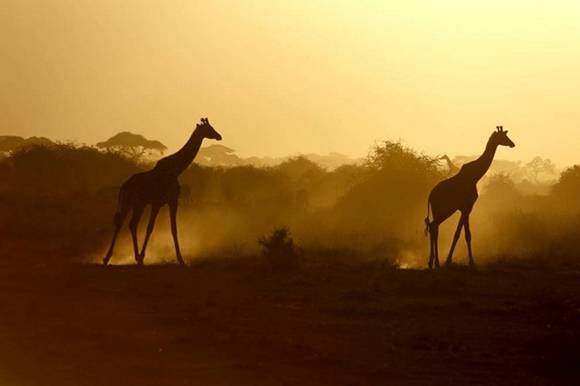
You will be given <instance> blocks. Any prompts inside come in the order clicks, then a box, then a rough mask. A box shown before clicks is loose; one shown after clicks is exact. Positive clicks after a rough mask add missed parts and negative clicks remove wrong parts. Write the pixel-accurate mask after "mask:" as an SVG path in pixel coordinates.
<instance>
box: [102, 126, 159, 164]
mask: <svg viewBox="0 0 580 386" xmlns="http://www.w3.org/2000/svg"><path fill="white" fill-rule="evenodd" d="M97 147H98V148H99V149H107V150H112V151H115V152H118V153H121V154H124V155H125V156H127V157H128V158H130V159H133V160H136V161H138V160H139V159H140V158H141V157H142V156H143V155H146V154H148V155H152V154H153V153H154V152H156V153H159V154H163V152H164V151H165V150H167V146H165V145H164V144H162V143H161V142H159V141H157V140H151V139H147V138H145V137H144V136H142V135H141V134H134V133H130V132H128V131H123V132H121V133H118V134H115V135H114V136H112V137H111V138H109V139H107V140H106V141H103V142H99V143H97Z"/></svg>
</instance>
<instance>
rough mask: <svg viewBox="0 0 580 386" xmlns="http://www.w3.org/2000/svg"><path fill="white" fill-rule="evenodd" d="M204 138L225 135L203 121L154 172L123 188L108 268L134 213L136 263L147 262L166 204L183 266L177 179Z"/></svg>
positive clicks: (131, 226)
mask: <svg viewBox="0 0 580 386" xmlns="http://www.w3.org/2000/svg"><path fill="white" fill-rule="evenodd" d="M204 138H209V139H215V140H218V141H220V140H221V139H222V136H221V135H220V134H219V133H218V132H217V131H215V129H214V128H213V127H212V126H211V125H210V123H209V121H208V119H207V118H201V123H198V124H197V125H196V127H195V130H194V131H193V133H192V134H191V137H190V138H189V140H188V141H187V143H186V144H185V145H184V146H183V147H182V148H181V149H180V150H178V151H177V152H176V153H174V154H171V155H169V156H167V157H164V158H162V159H160V160H159V161H158V162H157V164H156V165H155V167H154V168H153V169H151V170H149V171H146V172H143V173H137V174H135V175H133V176H132V177H130V178H129V179H128V180H127V181H125V183H123V185H121V189H120V190H119V201H118V210H117V212H116V213H115V217H114V223H115V231H114V233H113V240H112V241H111V246H110V247H109V250H108V252H107V254H106V255H105V258H104V259H103V264H105V265H107V264H108V263H109V260H110V259H111V256H113V249H114V247H115V241H116V240H117V236H118V235H119V231H120V230H121V227H122V226H123V222H124V221H125V217H126V216H127V214H128V213H129V212H130V211H132V212H133V216H132V217H131V220H130V222H129V229H130V230H131V237H132V239H133V250H134V253H135V261H136V262H137V264H139V265H142V264H143V260H144V259H145V249H146V248H147V243H148V242H149V238H150V237H151V233H152V232H153V227H154V226H155V220H156V218H157V214H158V213H159V210H160V209H161V207H162V206H164V205H166V204H167V205H169V216H170V219H171V233H172V235H173V242H174V244H175V254H176V256H177V261H178V262H179V264H181V265H184V262H183V258H182V256H181V251H180V249H179V240H178V238H177V207H178V203H179V191H180V186H179V181H178V177H179V175H180V174H181V173H183V171H184V170H185V169H187V167H188V166H189V165H190V164H191V162H193V159H194V158H195V156H196V154H197V152H198V151H199V148H200V147H201V143H202V141H203V140H204ZM147 205H151V215H150V218H149V224H148V225H147V233H146V234H145V240H144V241H143V247H142V248H141V252H139V244H138V242H137V228H138V226H139V220H140V219H141V215H142V214H143V210H144V209H145V207H146V206H147Z"/></svg>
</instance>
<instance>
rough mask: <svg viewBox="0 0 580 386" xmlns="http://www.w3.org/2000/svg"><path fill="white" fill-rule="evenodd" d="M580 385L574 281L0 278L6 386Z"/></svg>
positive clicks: (217, 264)
mask: <svg viewBox="0 0 580 386" xmlns="http://www.w3.org/2000/svg"><path fill="white" fill-rule="evenodd" d="M579 382H580V271H579V270H577V269H573V268H570V267H567V268H562V269H548V270H546V269H539V268H530V267H525V266H507V265H503V266H502V265H497V266H495V267H493V268H481V269H478V270H473V271H472V270H467V269H461V268H456V269H450V270H442V271H440V272H428V271H422V270H397V269H393V268H391V267H389V266H388V265H384V264H380V263H364V264H363V263H361V264H342V263H326V264H324V263H317V264H315V263H312V264H309V265H307V266H305V267H303V268H302V269H300V270H298V271H295V272H292V273H279V272H275V271H271V270H268V269H266V268H265V267H264V266H263V265H262V264H261V263H260V262H259V261H257V260H245V259H239V260H224V261H213V262H210V261H206V262H199V263H196V264H193V265H192V266H190V267H189V268H186V269H182V268H180V267H177V266H172V265H164V266H159V265H158V266H145V267H142V268H140V267H136V266H110V267H102V266H96V265H70V266H58V267H50V266H46V265H35V266H26V265H25V264H20V265H19V267H14V266H13V264H12V265H10V264H8V263H4V265H0V384H1V385H18V386H29V385H42V386H49V385H55V386H56V385H59V386H68V385H75V386H81V385H91V386H92V385H106V386H114V385H208V386H213V385H254V386H261V385H353V386H354V385H386V384H395V385H397V384H401V385H422V384H428V385H450V384H456V385H466V384H469V385H500V384H502V385H505V384H508V385H509V384H513V385H522V384H525V385H554V384H579Z"/></svg>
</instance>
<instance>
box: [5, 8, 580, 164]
mask: <svg viewBox="0 0 580 386" xmlns="http://www.w3.org/2000/svg"><path fill="white" fill-rule="evenodd" d="M579 20H580V2H577V1H572V0H570V1H566V0H558V1H554V0H551V1H548V0H541V1H540V0H513V1H509V0H503V1H499V0H486V1H476V0H469V1H468V0H447V1H445V0H438V1H413V0H405V1H387V0H382V1H379V0H377V1H370V0H367V1H364V0H359V1H338V0H328V1H322V0H303V1H299V0H287V1H276V0H262V1H252V0H244V1H223V0H212V1H194V0H189V1H188V0H181V1H178V0H158V1H151V0H122V1H121V0H94V1H88V0H39V1H30V0H15V1H14V0H2V6H1V7H0V52H2V59H1V60H0V105H1V110H0V134H15V135H23V136H32V135H37V136H41V135H42V136H48V137H51V138H54V139H59V140H74V141H77V142H79V143H83V142H86V143H89V144H92V143H95V142H97V141H100V140H103V139H105V138H107V137H109V136H111V135H113V134H115V133H116V132H118V131H123V130H129V131H135V132H139V133H142V134H144V135H145V136H147V137H150V138H154V139H159V140H161V141H162V142H164V143H166V144H167V145H168V146H170V148H172V149H175V148H177V146H179V145H180V144H181V143H182V142H183V141H185V140H186V139H187V137H188V136H189V133H190V132H191V128H192V127H193V125H194V123H195V122H196V121H197V120H198V119H199V117H201V116H208V117H209V119H210V121H211V122H212V124H213V125H214V127H215V128H216V129H217V130H218V131H220V132H221V134H222V135H223V136H224V141H223V144H224V145H227V146H230V147H233V148H234V149H236V150H238V153H239V154H241V155H245V156H249V155H287V154H295V153H308V152H318V153H326V152H329V151H338V152H343V153H346V154H349V155H356V156H359V155H364V154H366V153H367V151H368V149H369V147H370V146H371V145H372V144H373V143H374V142H375V141H377V140H382V139H387V138H389V139H399V138H400V139H402V140H404V142H405V143H406V144H408V145H410V146H412V147H415V148H417V149H420V150H423V151H425V152H427V153H431V154H442V153H447V154H449V155H458V154H475V153H479V152H481V150H482V149H483V146H484V144H485V141H486V139H487V137H488V135H489V133H490V132H491V130H492V129H493V128H494V127H495V126H496V125H497V124H503V125H504V127H506V128H508V129H509V130H510V133H511V137H512V139H513V140H514V142H516V145H517V146H516V148H514V149H502V150H501V151H500V154H499V157H501V158H506V159H525V160H527V159H529V158H531V157H532V156H534V155H542V156H547V157H551V158H552V159H553V160H554V161H556V162H557V163H559V164H560V165H565V164H571V163H575V162H580V145H579V144H580V129H579V128H580V126H579V124H580V76H579V73H580V22H579Z"/></svg>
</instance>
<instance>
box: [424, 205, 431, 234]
mask: <svg viewBox="0 0 580 386" xmlns="http://www.w3.org/2000/svg"><path fill="white" fill-rule="evenodd" d="M430 209H431V198H429V199H428V200H427V217H425V236H427V235H428V234H429V229H430V228H431V221H430V220H429V212H430Z"/></svg>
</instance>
